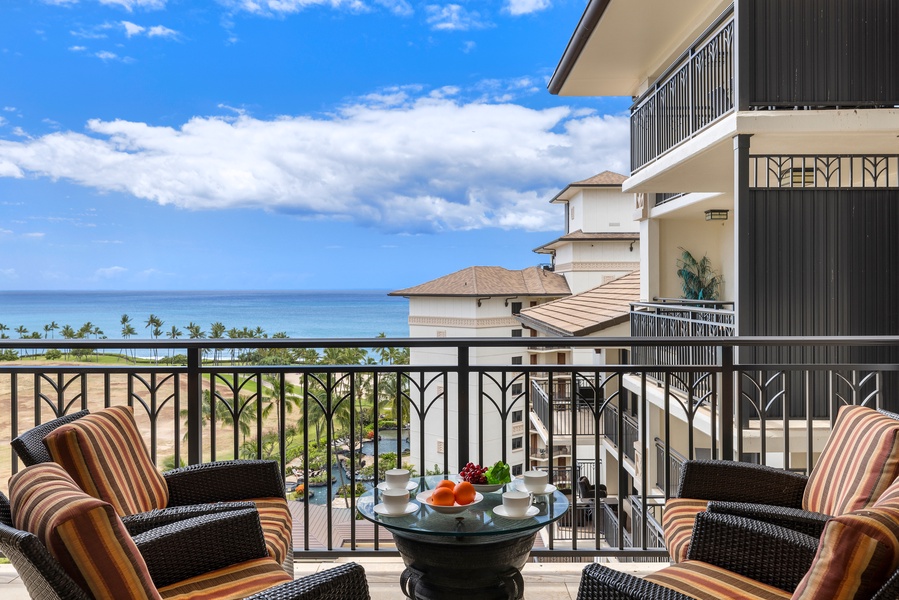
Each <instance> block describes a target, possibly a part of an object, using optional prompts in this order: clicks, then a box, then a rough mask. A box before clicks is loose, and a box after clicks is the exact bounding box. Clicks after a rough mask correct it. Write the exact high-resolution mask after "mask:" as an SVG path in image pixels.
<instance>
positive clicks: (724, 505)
mask: <svg viewBox="0 0 899 600" xmlns="http://www.w3.org/2000/svg"><path fill="white" fill-rule="evenodd" d="M707 510H708V512H711V513H717V514H722V515H734V516H737V517H746V518H748V519H754V520H756V521H763V522H765V523H771V524H772V525H779V526H780V527H786V528H787V529H792V530H793V531H798V532H799V533H804V534H806V535H810V536H812V537H813V538H820V537H821V534H822V533H824V525H826V524H827V520H828V519H829V518H830V516H828V515H825V514H822V513H816V512H810V511H807V510H802V509H801V508H790V507H787V506H771V505H770V504H751V503H744V502H721V501H717V500H713V501H712V502H709V504H708V508H707Z"/></svg>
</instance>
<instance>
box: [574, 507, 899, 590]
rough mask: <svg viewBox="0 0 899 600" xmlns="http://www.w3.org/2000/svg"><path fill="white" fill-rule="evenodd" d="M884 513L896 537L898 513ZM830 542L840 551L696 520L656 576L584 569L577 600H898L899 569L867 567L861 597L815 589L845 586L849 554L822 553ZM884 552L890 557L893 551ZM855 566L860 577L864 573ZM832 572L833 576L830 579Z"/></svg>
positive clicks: (723, 518) (729, 521)
mask: <svg viewBox="0 0 899 600" xmlns="http://www.w3.org/2000/svg"><path fill="white" fill-rule="evenodd" d="M889 510H891V511H892V517H891V518H892V519H893V520H895V527H896V528H897V530H899V520H897V519H899V509H896V507H893V508H891V509H889ZM832 541H836V542H837V543H843V544H845V542H840V541H839V540H838V539H836V540H835V539H834V538H833V537H825V538H822V539H821V540H818V539H816V538H814V537H812V536H809V535H806V534H803V533H799V532H796V531H793V530H791V529H787V528H785V527H780V526H777V525H771V524H769V523H763V522H759V521H755V520H752V519H746V518H743V517H735V516H732V515H721V514H713V513H701V514H699V515H698V516H697V518H696V528H695V530H694V532H693V543H692V544H691V546H690V550H689V555H688V558H687V560H686V561H685V562H682V563H679V564H674V565H672V566H670V567H666V568H664V569H661V570H660V571H657V572H655V573H653V574H651V575H649V576H647V577H646V578H644V579H641V578H639V577H635V576H634V575H631V574H628V573H624V572H621V571H616V570H613V569H610V568H608V567H605V566H603V565H600V564H591V565H588V566H587V567H586V568H585V569H584V571H583V574H582V576H581V581H580V585H579V586H578V595H577V600H696V599H701V600H706V599H708V598H716V599H719V598H721V599H723V598H731V597H739V598H741V599H743V600H750V599H756V598H757V599H759V600H761V599H763V598H768V599H770V598H782V599H784V600H787V599H792V600H817V599H820V598H824V597H827V598H828V600H834V599H839V600H844V599H848V598H853V599H857V600H861V599H865V600H895V599H896V598H897V597H899V570H897V571H895V572H893V571H887V570H885V569H882V568H880V567H879V566H877V565H875V566H873V567H871V571H872V572H873V578H875V579H877V581H875V582H869V583H871V585H873V590H870V591H868V592H866V591H865V590H861V591H859V589H858V588H857V587H855V588H853V587H852V586H849V587H850V588H851V589H848V590H846V591H843V592H842V594H838V593H837V592H836V591H834V590H833V588H832V586H831V587H828V586H827V584H825V585H823V586H822V585H821V581H822V580H826V579H827V573H826V572H827V571H828V570H830V571H831V575H836V576H838V577H840V579H842V580H846V579H853V577H846V574H845V573H840V572H839V569H840V568H844V567H846V564H845V561H846V560H848V559H845V558H843V557H846V556H850V555H851V554H852V553H851V552H848V553H845V554H842V556H841V554H840V553H837V554H836V555H834V554H833V553H829V552H825V551H824V547H825V545H826V544H828V543H830V542H832ZM891 550H892V553H893V554H894V555H895V553H896V552H897V551H899V548H892V549H891ZM896 556H899V555H896ZM841 560H842V561H843V563H841V562H840V561H841ZM887 560H889V559H887ZM828 561H830V562H828ZM834 563H836V564H834ZM856 566H858V568H860V569H862V570H864V569H865V568H866V567H870V565H860V566H859V565H856ZM834 570H835V571H837V573H833V571H834ZM864 572H865V573H868V572H869V571H867V570H865V571H864ZM822 588H823V589H822ZM878 588H879V589H878ZM843 594H845V595H843ZM856 594H858V595H856Z"/></svg>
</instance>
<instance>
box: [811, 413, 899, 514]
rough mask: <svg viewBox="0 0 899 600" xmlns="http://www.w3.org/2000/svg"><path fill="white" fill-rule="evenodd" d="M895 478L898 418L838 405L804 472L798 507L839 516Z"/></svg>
mask: <svg viewBox="0 0 899 600" xmlns="http://www.w3.org/2000/svg"><path fill="white" fill-rule="evenodd" d="M896 477H899V421H897V420H895V419H891V418H890V417H888V416H886V415H884V414H881V413H879V412H877V411H876V410H873V409H871V408H867V407H864V406H843V407H842V408H840V412H839V414H838V416H837V420H836V423H834V427H833V431H832V432H831V434H830V437H829V438H828V440H827V444H825V446H824V450H823V451H822V452H821V456H820V458H819V459H818V462H817V464H816V465H815V468H814V469H813V470H812V472H811V475H809V480H808V484H807V486H806V488H805V495H804V496H803V499H802V506H803V508H805V509H806V510H810V511H813V512H819V513H824V514H825V515H834V516H837V515H843V514H846V513H848V512H852V511H854V510H858V509H860V508H865V507H866V506H870V505H871V504H872V503H873V502H874V501H875V500H877V498H878V497H879V496H880V495H881V494H882V493H883V492H884V490H885V489H886V488H887V487H888V486H889V485H890V484H891V483H893V481H894V480H895V479H896Z"/></svg>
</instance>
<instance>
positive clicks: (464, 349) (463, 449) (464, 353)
mask: <svg viewBox="0 0 899 600" xmlns="http://www.w3.org/2000/svg"><path fill="white" fill-rule="evenodd" d="M458 367H459V382H458V386H459V403H458V404H459V406H458V409H459V431H458V436H459V463H458V465H457V466H456V468H457V469H461V468H462V467H464V466H465V463H467V462H468V456H469V451H470V448H469V437H468V434H469V430H468V428H469V414H468V410H469V409H468V405H469V384H470V381H469V380H470V379H471V367H470V354H469V347H468V346H459V360H458Z"/></svg>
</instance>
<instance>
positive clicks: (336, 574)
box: [0, 467, 370, 600]
mask: <svg viewBox="0 0 899 600" xmlns="http://www.w3.org/2000/svg"><path fill="white" fill-rule="evenodd" d="M39 468H40V467H39ZM54 468H55V467H54ZM60 473H61V470H60ZM51 475H56V474H53V473H51ZM63 475H64V474H63ZM41 484H42V485H44V484H45V482H43V481H42V482H41ZM75 494H76V495H77V494H82V495H83V496H85V497H86V495H84V494H83V492H80V490H79V491H77V492H75ZM101 504H102V503H101ZM13 510H14V509H13ZM23 510H26V509H23ZM61 510H63V511H65V510H68V508H61ZM110 514H112V512H111V511H110ZM114 519H117V517H114ZM206 522H210V523H212V525H213V526H211V527H208V526H206ZM120 526H121V525H120ZM42 535H46V532H44V533H43V534H42ZM133 540H134V543H135V546H136V548H137V551H138V552H139V554H140V558H139V561H140V562H141V563H142V564H143V563H145V564H146V568H147V571H148V572H149V574H150V576H151V577H152V583H153V587H151V588H150V589H149V593H148V594H146V595H144V596H136V595H135V594H134V590H129V594H128V595H127V597H129V598H133V597H142V598H165V597H169V596H171V595H172V594H173V593H175V592H177V591H181V592H183V589H181V587H183V588H184V589H189V590H192V591H187V592H186V593H184V594H183V595H179V596H178V597H179V598H185V599H186V598H190V597H191V595H192V592H196V593H197V594H199V595H200V596H202V597H207V596H208V594H209V589H206V590H203V589H202V586H203V584H204V583H206V582H210V583H214V584H218V585H220V586H221V588H213V589H220V590H223V591H221V594H220V596H219V597H221V598H238V597H243V595H242V594H240V593H239V591H240V584H241V578H242V577H246V578H250V579H252V578H253V577H256V576H258V573H259V572H260V570H265V571H266V572H267V573H268V575H267V576H268V577H269V578H271V579H272V580H273V581H278V582H279V583H280V584H279V585H273V586H271V587H269V588H267V589H262V590H258V591H256V592H255V593H253V594H252V595H249V596H247V600H250V599H252V600H370V595H369V591H368V583H367V581H366V578H365V572H364V570H363V568H362V567H361V566H360V565H358V564H355V563H348V564H345V565H341V566H339V567H336V568H333V569H328V570H326V571H323V572H321V573H316V574H314V575H310V576H306V577H303V578H301V579H297V580H293V581H290V577H288V576H287V575H286V574H285V573H283V571H281V569H280V567H279V566H278V565H277V564H276V563H275V562H274V561H273V560H272V559H271V558H270V557H268V556H267V554H266V550H265V543H264V540H263V539H262V531H261V528H260V526H259V517H258V514H257V513H256V511H255V510H254V509H253V508H245V509H239V510H235V511H230V512H227V513H220V514H212V515H204V516H202V517H198V518H194V519H188V520H186V521H182V522H181V523H176V524H174V525H168V526H165V527H161V528H158V529H155V530H150V531H147V532H145V533H143V534H141V535H139V536H135V537H134V538H133ZM85 543H89V542H85ZM0 551H2V553H3V554H4V555H5V556H6V557H7V558H9V560H10V562H11V563H12V565H13V566H14V567H15V569H16V572H17V573H18V574H19V576H20V577H21V578H22V581H23V582H24V584H25V587H26V589H27V590H28V593H29V595H30V596H31V598H35V599H37V600H91V599H93V598H95V597H96V596H95V595H94V594H92V593H91V589H95V588H96V586H95V587H94V588H91V587H85V586H84V585H80V584H79V583H78V582H77V581H76V579H77V578H78V577H79V576H80V575H79V570H78V568H77V567H78V564H79V563H77V561H76V563H75V566H74V567H73V562H72V560H71V558H72V557H71V556H66V557H64V558H66V559H68V560H66V561H65V564H67V565H68V568H67V567H65V566H63V563H62V562H60V560H57V558H56V557H55V556H54V555H53V554H52V553H51V552H50V550H48V547H47V546H45V545H44V543H43V542H42V541H41V539H40V538H39V537H38V536H37V535H34V534H32V533H30V532H28V531H24V530H22V529H18V528H16V527H15V526H14V525H13V520H12V510H11V507H10V502H9V500H8V499H7V497H6V496H4V495H3V494H2V493H0ZM83 562H86V563H90V562H91V556H88V557H87V559H86V560H85V561H83ZM117 564H118V563H117ZM122 564H125V563H122ZM266 564H267V565H268V566H265V565H266ZM242 565H248V566H247V567H246V568H243V567H242ZM123 568H124V567H123ZM72 569H74V573H73V572H72ZM101 573H102V575H101V577H103V578H108V579H109V580H111V581H115V582H119V581H120V580H125V578H124V577H122V576H121V575H120V574H119V573H118V572H116V569H105V570H102V571H101ZM219 573H221V574H222V575H218V574H219ZM179 586H181V587H179ZM101 587H102V586H101ZM256 587H257V589H258V587H259V585H258V584H257V585H256ZM163 588H164V589H163ZM112 589H113V590H116V588H115V585H113V587H112ZM173 590H174V591H173ZM119 592H121V597H126V595H125V592H124V591H123V590H122V589H119V590H118V591H116V592H115V593H114V594H113V597H116V598H118V597H120V594H119Z"/></svg>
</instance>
